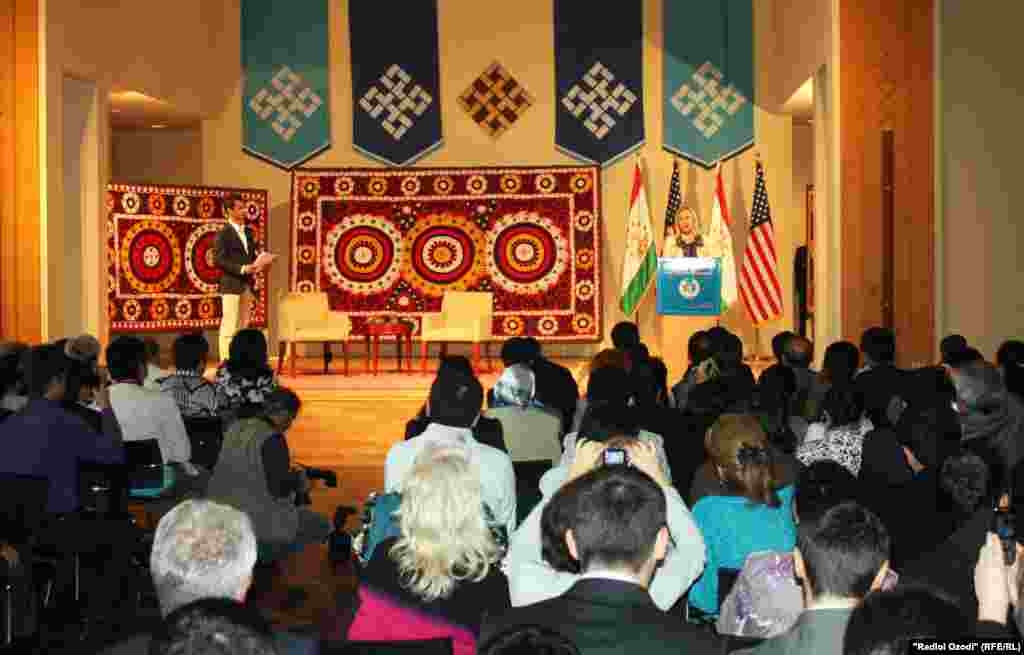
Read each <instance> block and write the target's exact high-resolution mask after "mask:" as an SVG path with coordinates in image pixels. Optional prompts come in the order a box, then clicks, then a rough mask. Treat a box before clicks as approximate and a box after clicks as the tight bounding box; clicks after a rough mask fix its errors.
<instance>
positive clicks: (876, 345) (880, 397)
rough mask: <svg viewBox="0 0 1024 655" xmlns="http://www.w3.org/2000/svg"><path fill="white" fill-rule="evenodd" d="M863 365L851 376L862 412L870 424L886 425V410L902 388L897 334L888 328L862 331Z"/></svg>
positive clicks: (873, 328)
mask: <svg viewBox="0 0 1024 655" xmlns="http://www.w3.org/2000/svg"><path fill="white" fill-rule="evenodd" d="M860 349H861V352H862V353H863V354H864V368H863V369H861V371H860V372H859V373H857V375H856V376H855V377H854V386H855V387H856V389H857V391H858V392H859V393H860V395H861V398H863V399H864V411H865V413H867V416H868V418H869V419H871V422H872V424H874V425H875V426H878V427H882V426H884V425H888V419H887V418H886V410H887V409H888V408H889V401H890V400H892V397H893V396H897V395H899V392H900V389H901V388H902V387H903V376H904V372H903V371H902V370H900V369H898V368H896V364H895V362H896V335H895V334H893V332H892V330H890V329H888V328H881V327H872V328H868V329H867V330H864V334H863V335H862V336H861V339H860Z"/></svg>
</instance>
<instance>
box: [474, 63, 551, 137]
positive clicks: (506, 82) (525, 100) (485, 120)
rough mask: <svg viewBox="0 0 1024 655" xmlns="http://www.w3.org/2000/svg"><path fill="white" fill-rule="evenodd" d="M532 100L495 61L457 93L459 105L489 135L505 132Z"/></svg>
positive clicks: (499, 134) (495, 135) (497, 135)
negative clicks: (466, 87)
mask: <svg viewBox="0 0 1024 655" xmlns="http://www.w3.org/2000/svg"><path fill="white" fill-rule="evenodd" d="M532 104H533V96H531V95H530V93H529V92H528V91H527V90H526V89H525V88H523V86H522V85H521V84H520V83H519V82H518V81H517V80H516V78H514V77H512V75H511V73H509V72H508V71H507V70H505V67H504V66H502V65H501V64H499V63H498V62H494V63H493V64H491V65H490V66H489V67H488V68H487V70H485V71H484V72H483V73H481V74H480V77H478V78H476V79H475V80H473V83H472V84H470V85H469V88H468V89H466V90H465V92H463V94H462V95H461V96H459V106H460V107H462V108H463V109H464V110H465V112H466V113H467V114H469V117H470V118H472V119H473V122H474V123H476V124H477V125H479V126H480V127H481V128H482V129H483V130H484V132H487V134H488V136H490V137H491V138H492V139H497V138H498V137H499V136H501V135H502V134H504V133H505V131H506V130H508V128H510V127H512V125H513V124H514V123H515V122H516V121H517V120H519V118H520V117H521V116H522V115H523V114H524V113H525V112H526V110H527V109H529V108H530V105H532Z"/></svg>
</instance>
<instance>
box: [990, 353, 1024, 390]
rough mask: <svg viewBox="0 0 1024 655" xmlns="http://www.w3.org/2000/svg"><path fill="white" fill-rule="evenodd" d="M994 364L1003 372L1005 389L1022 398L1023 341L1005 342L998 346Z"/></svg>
mask: <svg viewBox="0 0 1024 655" xmlns="http://www.w3.org/2000/svg"><path fill="white" fill-rule="evenodd" d="M996 363H997V364H998V365H999V368H1000V369H1001V370H1002V372H1003V382H1004V383H1005V384H1006V389H1007V390H1008V391H1010V392H1011V393H1015V394H1017V395H1018V396H1024V341H1007V342H1005V343H1003V345H1001V346H999V350H998V351H997V352H996Z"/></svg>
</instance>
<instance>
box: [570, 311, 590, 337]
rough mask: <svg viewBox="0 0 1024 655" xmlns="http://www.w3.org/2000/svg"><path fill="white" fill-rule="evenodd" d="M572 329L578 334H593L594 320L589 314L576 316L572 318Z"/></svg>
mask: <svg viewBox="0 0 1024 655" xmlns="http://www.w3.org/2000/svg"><path fill="white" fill-rule="evenodd" d="M572 329H573V330H574V331H575V332H576V334H593V333H594V319H593V318H591V317H590V316H589V315H587V314H576V316H573V318H572Z"/></svg>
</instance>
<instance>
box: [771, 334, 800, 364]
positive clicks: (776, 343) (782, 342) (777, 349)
mask: <svg viewBox="0 0 1024 655" xmlns="http://www.w3.org/2000/svg"><path fill="white" fill-rule="evenodd" d="M795 336H796V333H795V332H792V331H790V330H783V331H781V332H779V333H778V334H776V335H775V336H774V337H772V355H774V356H775V362H776V363H777V364H782V363H783V359H784V358H785V351H786V342H787V341H789V339H790V338H791V337H795Z"/></svg>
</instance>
